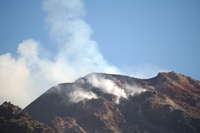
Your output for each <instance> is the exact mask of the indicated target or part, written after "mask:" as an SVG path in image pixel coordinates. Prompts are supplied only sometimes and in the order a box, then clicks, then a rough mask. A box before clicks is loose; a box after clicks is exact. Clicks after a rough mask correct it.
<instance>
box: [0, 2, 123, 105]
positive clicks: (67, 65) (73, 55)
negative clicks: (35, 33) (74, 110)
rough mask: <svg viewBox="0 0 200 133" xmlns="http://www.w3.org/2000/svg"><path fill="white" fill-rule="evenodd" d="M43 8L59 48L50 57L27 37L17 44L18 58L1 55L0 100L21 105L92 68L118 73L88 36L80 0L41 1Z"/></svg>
mask: <svg viewBox="0 0 200 133" xmlns="http://www.w3.org/2000/svg"><path fill="white" fill-rule="evenodd" d="M43 10H44V11H45V12H46V13H47V17H46V18H45V23H46V27H47V28H48V29H49V33H50V37H51V39H53V40H55V43H56V44H57V45H58V47H59V51H58V53H57V54H56V55H54V57H53V58H49V57H48V56H45V53H47V52H48V51H47V50H44V49H42V48H41V47H40V46H41V45H42V44H40V42H39V41H35V40H34V39H27V40H24V41H23V42H22V43H21V44H19V45H18V56H17V57H13V56H12V55H11V54H10V53H6V54H4V55H1V56H0V83H1V93H0V101H1V102H3V101H5V100H8V101H12V102H13V103H15V104H18V105H20V106H21V107H24V106H26V105H27V104H28V103H30V102H31V101H32V100H34V99H35V98H36V97H37V96H39V95H40V94H41V93H43V92H44V91H45V90H46V89H48V88H50V87H51V86H53V85H55V84H58V83H60V82H69V81H73V80H75V79H76V78H78V77H80V76H84V75H86V74H88V73H91V72H94V71H95V72H107V73H119V70H118V69H117V68H116V67H115V66H112V65H110V64H108V62H107V61H106V60H105V59H104V57H103V55H102V54H101V52H100V51H99V48H98V44H97V43H96V42H95V41H94V40H92V39H91V35H92V33H93V30H92V29H91V27H90V26H89V25H88V24H87V23H86V22H85V21H84V20H83V17H84V15H85V14H86V11H85V8H84V3H83V1H82V0H44V1H43ZM79 93H80V94H81V91H80V92H79ZM86 95H90V94H86ZM83 97H84V95H83Z"/></svg>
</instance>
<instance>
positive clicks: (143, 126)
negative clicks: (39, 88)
mask: <svg viewBox="0 0 200 133" xmlns="http://www.w3.org/2000/svg"><path fill="white" fill-rule="evenodd" d="M92 75H95V76H96V77H97V79H98V78H99V79H100V80H101V79H102V78H103V79H105V80H109V81H112V83H113V84H114V85H115V86H116V88H117V89H120V90H121V91H120V93H123V92H125V93H126V95H127V97H121V98H118V97H117V96H116V95H114V94H116V92H115V91H116V90H112V91H113V93H112V92H109V91H108V92H105V91H102V89H101V88H98V87H97V86H93V85H92V84H91V83H90V82H88V81H89V80H88V79H90V76H91V77H92ZM88 77H89V78H88ZM102 81H104V80H102ZM103 84H104V83H103ZM100 86H101V85H100ZM104 86H105V84H104ZM107 87H110V86H109V85H108V86H107ZM130 87H132V88H131V89H133V90H132V91H134V92H135V94H134V95H131V94H130V93H132V92H131V91H130ZM80 88H81V89H80ZM141 88H144V89H145V90H146V91H141V90H140V91H138V89H141ZM108 89H109V88H108ZM74 90H79V92H80V90H81V91H82V90H84V91H85V92H90V93H87V94H92V93H93V94H95V95H96V98H90V99H81V96H80V97H76V98H77V99H81V100H79V101H78V102H76V103H74V102H72V101H71V100H70V95H69V94H71V93H72V92H73V91H74ZM73 94H76V93H75V92H73ZM81 94H82V93H81ZM82 95H83V96H84V95H85V94H82ZM75 100H76V99H75ZM116 100H119V104H118V103H117V102H116ZM25 110H26V111H27V112H28V113H29V114H30V115H31V116H32V117H33V118H34V119H36V120H38V121H40V122H42V123H45V124H47V125H49V126H50V127H52V128H53V129H55V131H56V132H63V133H65V132H72V133H86V132H87V133H133V132H134V133H161V132H162V133H180V132H181V133H198V132H200V81H198V80H195V79H192V78H190V77H187V76H184V75H181V74H177V73H175V72H168V73H159V74H158V76H156V77H154V78H151V79H137V78H133V77H128V76H123V75H111V74H102V73H101V74H99V73H98V74H90V75H87V76H85V77H83V78H79V79H78V80H76V81H75V82H74V83H63V84H59V85H58V86H55V87H52V88H51V89H49V90H48V91H47V92H46V93H44V94H43V95H41V96H40V97H38V98H37V99H36V100H35V101H33V102H32V103H31V104H30V105H29V106H27V107H26V108H25ZM14 112H15V111H14Z"/></svg>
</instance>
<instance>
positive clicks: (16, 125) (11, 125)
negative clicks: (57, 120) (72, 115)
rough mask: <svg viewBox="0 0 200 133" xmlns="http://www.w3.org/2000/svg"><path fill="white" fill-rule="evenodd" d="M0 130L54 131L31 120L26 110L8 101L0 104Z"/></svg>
mask: <svg viewBox="0 0 200 133" xmlns="http://www.w3.org/2000/svg"><path fill="white" fill-rule="evenodd" d="M0 132H1V133H54V131H53V130H52V129H51V128H50V127H48V126H46V125H44V124H42V123H40V122H38V121H36V120H33V119H32V118H31V117H30V116H29V115H28V113H27V112H26V111H24V110H22V109H21V108H19V107H18V106H14V105H13V104H11V103H10V102H4V103H3V104H2V105H1V106H0Z"/></svg>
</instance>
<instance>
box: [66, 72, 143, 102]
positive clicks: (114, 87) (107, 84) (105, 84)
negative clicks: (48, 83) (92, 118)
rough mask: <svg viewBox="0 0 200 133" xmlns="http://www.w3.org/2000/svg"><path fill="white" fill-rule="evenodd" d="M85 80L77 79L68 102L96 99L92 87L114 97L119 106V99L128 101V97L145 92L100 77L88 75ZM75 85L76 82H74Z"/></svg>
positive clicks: (141, 89)
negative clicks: (84, 86) (85, 85)
mask: <svg viewBox="0 0 200 133" xmlns="http://www.w3.org/2000/svg"><path fill="white" fill-rule="evenodd" d="M85 79H86V80H82V79H79V81H78V82H79V83H78V85H76V86H75V87H72V90H71V92H70V93H69V94H68V96H69V99H70V100H69V101H70V102H75V103H77V102H79V101H81V100H83V99H92V98H95V99H96V98H98V96H97V94H95V93H94V92H93V89H94V87H95V88H98V89H99V90H100V91H102V92H104V93H107V94H112V95H114V96H116V99H115V101H114V102H115V103H116V104H119V102H120V98H125V99H128V97H129V96H133V95H135V94H139V93H141V92H144V91H146V89H144V88H140V87H138V86H136V85H134V84H131V85H130V84H128V83H121V82H120V81H118V80H117V79H115V78H112V79H107V78H106V77H103V76H101V75H97V74H90V75H88V76H86V77H85ZM75 83H76V82H75ZM84 84H90V85H91V86H87V88H82V87H81V85H84Z"/></svg>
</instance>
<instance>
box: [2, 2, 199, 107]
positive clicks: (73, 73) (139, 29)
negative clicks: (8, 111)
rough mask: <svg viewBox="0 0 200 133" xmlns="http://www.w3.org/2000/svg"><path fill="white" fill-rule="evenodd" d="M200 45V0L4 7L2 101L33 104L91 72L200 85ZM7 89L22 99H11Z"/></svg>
mask: <svg viewBox="0 0 200 133" xmlns="http://www.w3.org/2000/svg"><path fill="white" fill-rule="evenodd" d="M199 43H200V1H198V0H193V1H189V0H175V1H172V0H170V1H167V0H166V1H158V0H152V1H147V0H146V1H145V0H140V1H136V0H125V1H122V0H109V1H102V0H99V1H94V0H85V1H82V0H74V1H72V0H60V1H58V2H56V1H54V0H50V1H49V2H48V1H45V0H43V1H42V2H41V1H39V0H38V1H27V0H19V1H14V0H10V1H6V0H1V1H0V61H1V63H0V72H1V74H0V82H1V84H2V83H4V85H3V87H4V88H5V89H4V90H2V92H3V93H2V95H1V97H2V98H1V99H0V101H4V100H9V99H11V101H12V100H13V101H16V99H17V98H19V97H23V98H24V99H27V97H26V96H25V95H26V94H27V93H32V95H29V96H28V97H30V99H29V100H27V101H31V100H33V99H34V98H35V97H36V96H38V95H39V94H41V93H42V92H44V91H46V90H47V89H48V88H49V87H51V86H53V85H56V84H58V83H60V82H68V81H73V80H74V79H76V78H78V77H80V76H84V75H86V74H87V73H90V72H94V71H95V72H107V73H120V74H127V75H131V76H135V77H139V78H150V77H153V76H155V75H156V74H157V73H158V72H159V71H175V72H178V73H181V74H184V75H187V76H190V77H193V78H196V79H198V80H200V70H199V68H200V61H199V57H200V53H199V49H200V48H199V47H200V44H199ZM44 83H45V84H47V85H44ZM10 84H13V86H15V87H16V88H17V90H18V91H19V94H15V95H14V94H12V95H6V93H10V92H12V89H11V88H13V86H12V85H10ZM28 84H29V85H28ZM33 85H35V86H34V87H31V86H33ZM33 88H34V89H33ZM35 88H38V89H35ZM13 95H14V96H13ZM11 97H13V98H11ZM23 98H22V99H23ZM16 103H17V104H19V105H21V106H25V105H26V104H27V103H24V102H22V101H20V100H19V101H16Z"/></svg>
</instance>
